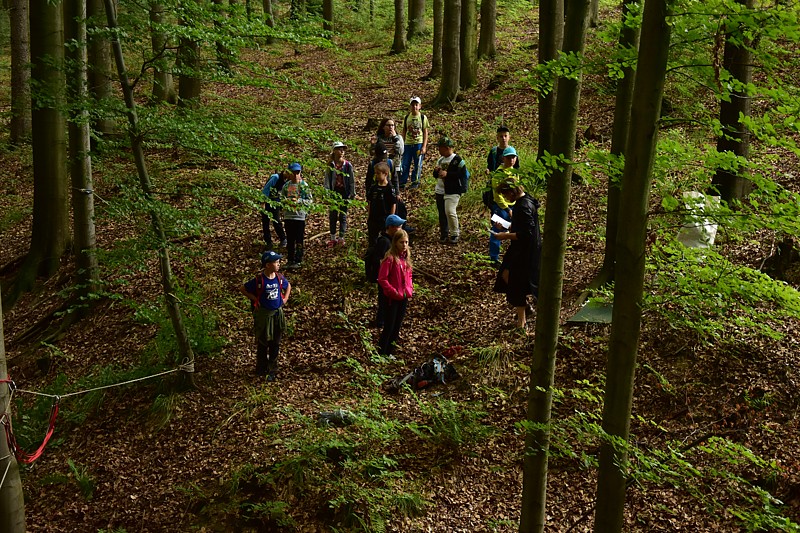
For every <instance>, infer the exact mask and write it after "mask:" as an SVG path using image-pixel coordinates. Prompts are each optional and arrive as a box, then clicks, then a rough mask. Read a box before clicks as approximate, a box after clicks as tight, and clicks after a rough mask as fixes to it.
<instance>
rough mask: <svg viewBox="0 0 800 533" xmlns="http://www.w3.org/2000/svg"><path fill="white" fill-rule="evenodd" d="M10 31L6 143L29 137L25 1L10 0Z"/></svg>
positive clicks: (26, 4)
mask: <svg viewBox="0 0 800 533" xmlns="http://www.w3.org/2000/svg"><path fill="white" fill-rule="evenodd" d="M8 18H9V24H10V30H11V124H10V135H9V142H10V143H11V144H12V145H14V144H19V143H20V142H22V141H24V140H27V139H29V138H30V136H31V68H30V62H31V40H30V33H29V31H28V0H12V2H11V5H10V7H9V10H8Z"/></svg>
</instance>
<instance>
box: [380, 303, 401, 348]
mask: <svg viewBox="0 0 800 533" xmlns="http://www.w3.org/2000/svg"><path fill="white" fill-rule="evenodd" d="M406 307H408V298H404V299H402V300H399V301H398V300H390V299H389V298H387V299H386V309H385V313H384V322H383V331H381V338H380V341H378V352H379V353H380V354H381V355H391V354H392V352H394V348H395V345H396V344H397V337H398V336H399V335H400V326H402V325H403V318H404V317H405V316H406Z"/></svg>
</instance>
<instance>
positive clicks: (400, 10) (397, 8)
mask: <svg viewBox="0 0 800 533" xmlns="http://www.w3.org/2000/svg"><path fill="white" fill-rule="evenodd" d="M406 48H407V42H406V4H405V2H404V1H403V0H394V42H392V53H393V54H402V53H403V52H405V51H406Z"/></svg>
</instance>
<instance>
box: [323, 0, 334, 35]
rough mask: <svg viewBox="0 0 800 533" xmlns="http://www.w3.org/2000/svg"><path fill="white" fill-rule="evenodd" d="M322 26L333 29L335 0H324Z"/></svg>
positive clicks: (325, 28)
mask: <svg viewBox="0 0 800 533" xmlns="http://www.w3.org/2000/svg"><path fill="white" fill-rule="evenodd" d="M322 20H323V25H322V28H323V29H324V30H325V31H333V0H322Z"/></svg>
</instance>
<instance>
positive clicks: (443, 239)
mask: <svg viewBox="0 0 800 533" xmlns="http://www.w3.org/2000/svg"><path fill="white" fill-rule="evenodd" d="M439 242H441V243H446V242H447V235H440V236H439Z"/></svg>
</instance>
